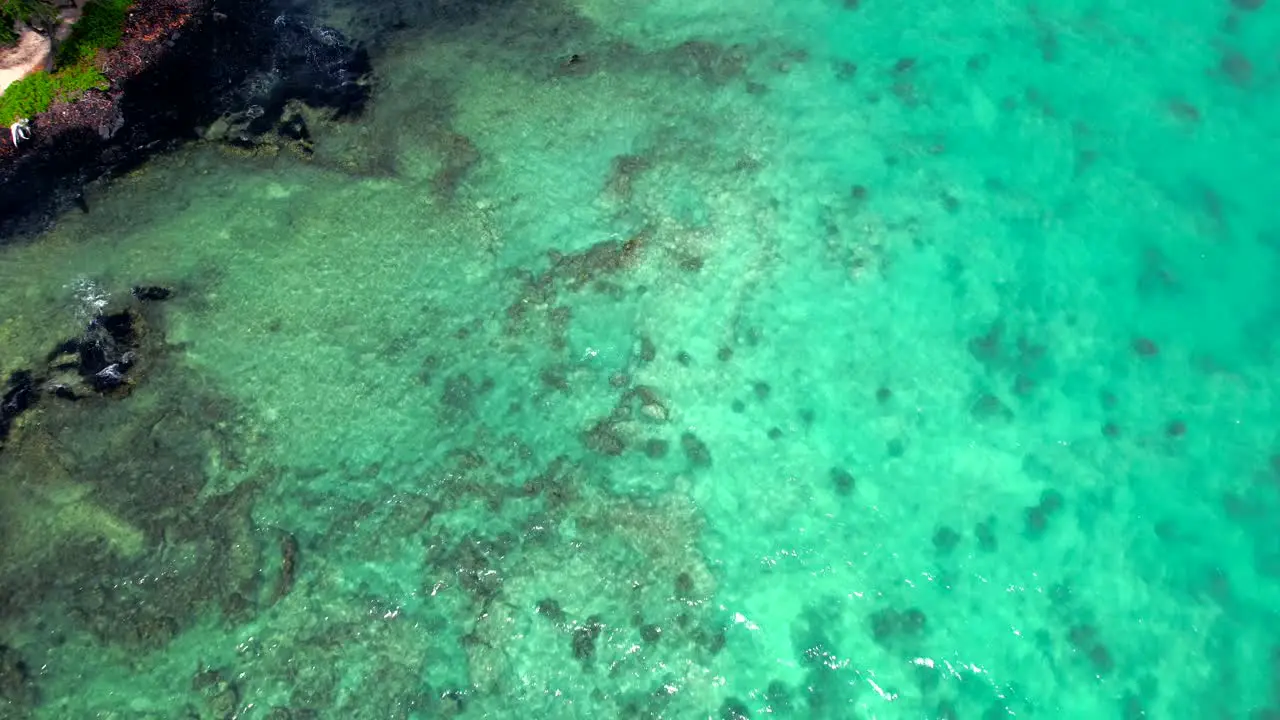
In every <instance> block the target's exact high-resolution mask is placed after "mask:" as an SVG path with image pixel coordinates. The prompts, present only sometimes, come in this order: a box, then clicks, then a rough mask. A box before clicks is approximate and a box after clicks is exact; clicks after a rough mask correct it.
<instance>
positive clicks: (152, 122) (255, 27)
mask: <svg viewBox="0 0 1280 720" xmlns="http://www.w3.org/2000/svg"><path fill="white" fill-rule="evenodd" d="M100 64H101V66H102V68H103V72H104V74H105V75H106V76H107V77H108V79H109V80H110V81H111V87H110V88H109V89H108V90H106V91H98V90H91V91H89V92H88V93H87V94H85V95H84V96H83V97H81V98H79V99H78V100H75V101H74V102H70V103H58V104H55V105H54V106H53V107H52V108H50V110H49V111H48V112H45V113H43V114H40V115H37V116H36V117H33V118H31V125H30V130H31V139H30V140H28V141H25V142H22V143H21V144H20V145H19V146H18V147H16V148H15V147H14V146H12V145H11V144H9V142H7V141H4V142H0V242H4V241H6V240H9V239H11V238H13V237H15V236H24V235H31V234H35V233H38V232H41V231H43V230H45V229H47V228H48V227H49V226H50V225H51V224H52V222H53V220H54V218H55V217H56V216H57V214H58V213H59V212H62V211H64V210H66V209H67V208H69V207H73V206H76V205H79V206H80V207H81V209H84V210H87V209H88V206H87V204H86V202H85V198H84V191H85V188H86V186H87V185H89V184H90V183H92V182H94V181H96V180H100V179H104V178H111V177H114V176H118V175H121V174H123V173H126V172H129V171H130V170H133V169H135V168H137V167H138V166H139V165H141V164H142V163H143V162H145V161H146V160H147V159H148V158H150V157H153V156H155V155H156V154H158V153H162V152H165V151H167V150H171V149H172V148H173V147H175V146H176V145H178V144H180V143H182V142H185V141H189V140H195V139H197V138H199V137H200V133H202V132H203V134H204V137H205V138H206V139H216V140H220V141H226V142H232V143H235V144H239V145H253V144H255V143H256V142H257V140H256V139H255V138H257V137H258V136H262V135H264V134H275V135H278V136H281V137H285V138H292V139H295V140H300V139H304V138H305V137H306V136H307V134H308V133H307V129H306V127H305V121H304V120H302V119H301V118H300V117H299V116H298V115H297V113H288V112H287V110H286V108H288V107H296V106H297V105H298V104H302V105H305V106H306V107H309V108H312V109H314V110H317V111H320V112H324V113H327V115H328V117H331V118H333V119H335V120H341V119H344V118H349V117H353V116H355V115H358V114H359V113H360V112H362V111H363V109H364V105H365V102H366V100H367V99H368V96H369V87H368V84H367V83H366V82H365V78H366V77H367V75H368V73H369V72H370V69H371V66H370V63H369V57H368V54H367V52H366V51H365V50H364V49H363V48H360V47H358V46H356V45H354V44H353V43H351V42H350V41H348V40H347V39H346V38H345V37H344V36H343V35H342V34H340V33H338V32H337V31H336V30H333V29H331V28H326V27H322V26H318V25H315V24H312V23H310V22H309V21H308V20H307V19H306V18H304V17H300V16H296V15H293V14H282V13H281V11H280V9H279V8H278V7H277V6H276V4H275V3H271V2H267V3H262V2H255V0H139V2H138V3H137V4H136V5H135V6H134V8H133V9H132V10H131V12H130V19H129V22H128V23H127V24H126V26H125V37H124V42H123V43H122V44H121V45H120V46H119V47H117V48H114V49H112V50H108V51H104V54H103V55H102V59H101V61H100ZM286 115H288V117H286ZM213 127H220V128H221V129H222V132H221V134H220V135H217V136H215V137H211V136H210V134H209V133H208V129H209V128H213Z"/></svg>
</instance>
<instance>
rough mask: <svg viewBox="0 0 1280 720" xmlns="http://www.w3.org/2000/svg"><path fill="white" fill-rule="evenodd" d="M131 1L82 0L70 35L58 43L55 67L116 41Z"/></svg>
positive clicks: (77, 60)
mask: <svg viewBox="0 0 1280 720" xmlns="http://www.w3.org/2000/svg"><path fill="white" fill-rule="evenodd" d="M0 1H3V0H0ZM132 4H133V2H132V0H90V1H89V2H88V3H86V4H85V6H84V7H83V8H82V9H81V12H80V19H79V20H76V24H75V25H72V26H71V35H69V36H68V37H67V39H66V40H65V41H64V42H63V43H62V44H61V45H59V46H58V51H57V53H56V55H55V57H54V61H55V64H56V65H57V66H58V67H62V66H64V65H73V64H75V63H78V62H80V61H82V60H89V59H92V58H93V57H94V56H95V55H97V54H98V50H99V49H101V48H113V47H115V46H117V45H119V44H120V35H121V31H122V30H123V29H124V21H125V18H126V17H127V16H128V14H129V6H130V5H132Z"/></svg>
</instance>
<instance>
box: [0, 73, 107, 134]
mask: <svg viewBox="0 0 1280 720" xmlns="http://www.w3.org/2000/svg"><path fill="white" fill-rule="evenodd" d="M106 87H107V78H106V77H104V76H103V75H102V73H101V72H99V71H98V68H96V67H94V66H93V63H92V62H90V61H88V60H85V61H82V62H79V63H77V64H75V65H72V66H71V67H66V68H62V69H61V70H58V71H57V72H55V73H47V72H35V73H31V74H30V75H28V76H26V77H24V78H22V79H21V80H19V81H17V82H15V83H14V84H12V85H10V86H9V87H8V88H6V89H5V91H4V94H3V95H0V123H2V124H3V125H4V127H8V126H9V125H10V124H11V123H13V122H14V121H15V120H17V119H19V118H29V117H32V116H34V115H35V114H36V113H42V112H44V111H45V110H48V109H49V106H50V105H51V104H53V102H54V101H55V100H74V99H75V98H76V97H78V96H79V95H80V94H81V93H83V92H84V91H86V90H90V89H93V88H97V89H99V90H105V89H106Z"/></svg>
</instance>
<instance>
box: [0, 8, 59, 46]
mask: <svg viewBox="0 0 1280 720" xmlns="http://www.w3.org/2000/svg"><path fill="white" fill-rule="evenodd" d="M57 22H58V9H57V7H55V6H54V2H53V0H0V47H4V46H7V45H13V44H14V43H16V42H18V33H17V31H16V30H15V29H14V25H16V24H18V23H26V24H27V25H30V26H31V27H33V28H36V29H37V30H42V31H48V30H52V29H53V26H54V25H55V24H56V23H57Z"/></svg>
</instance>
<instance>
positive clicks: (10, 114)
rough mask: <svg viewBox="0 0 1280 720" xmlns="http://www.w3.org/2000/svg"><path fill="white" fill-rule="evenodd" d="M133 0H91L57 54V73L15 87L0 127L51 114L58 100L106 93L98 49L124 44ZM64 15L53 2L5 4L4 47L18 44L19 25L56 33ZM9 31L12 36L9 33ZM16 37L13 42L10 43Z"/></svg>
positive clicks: (0, 25)
mask: <svg viewBox="0 0 1280 720" xmlns="http://www.w3.org/2000/svg"><path fill="white" fill-rule="evenodd" d="M132 4H133V0H90V1H89V2H88V3H86V4H85V6H84V7H83V8H81V13H80V19H78V20H76V23H75V25H72V26H71V34H70V35H68V36H67V39H66V40H65V41H63V42H62V43H61V44H60V45H58V47H57V49H56V50H55V52H54V67H56V68H57V69H56V70H55V71H54V72H52V73H47V72H35V73H32V74H30V75H28V76H26V77H24V78H22V79H21V80H19V81H17V82H15V83H13V84H12V85H10V86H9V87H8V88H7V89H5V91H4V94H3V95H0V123H2V124H3V126H4V127H7V126H8V125H9V124H11V123H13V122H14V121H15V120H17V119H19V118H29V117H32V116H34V115H36V114H37V113H42V112H44V111H45V110H48V109H49V106H50V105H52V104H53V103H54V102H55V101H59V100H73V99H75V98H76V97H77V96H79V95H80V94H81V93H83V92H84V91H86V90H90V89H93V88H97V89H102V90H105V89H106V87H107V79H106V77H104V76H103V74H102V72H101V71H99V70H98V68H97V67H96V66H95V65H94V61H95V60H96V58H97V55H98V50H100V49H103V48H113V47H115V46H117V45H119V44H120V39H121V34H122V32H123V30H124V21H125V18H126V17H127V15H128V12H129V6H130V5H132ZM57 17H58V13H57V10H56V9H55V8H54V6H53V4H52V2H51V0H0V45H4V44H6V42H7V43H12V42H14V41H15V40H16V39H17V36H16V34H14V33H13V32H12V29H11V26H12V25H13V23H15V22H18V21H21V22H25V23H27V24H29V25H31V26H32V27H35V28H37V29H41V30H45V31H48V30H51V29H52V28H53V26H54V24H56V22H57ZM5 32H8V35H6V34H5ZM9 35H12V36H13V37H12V39H8V40H7V41H6V38H8V37H9Z"/></svg>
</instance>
